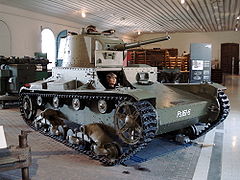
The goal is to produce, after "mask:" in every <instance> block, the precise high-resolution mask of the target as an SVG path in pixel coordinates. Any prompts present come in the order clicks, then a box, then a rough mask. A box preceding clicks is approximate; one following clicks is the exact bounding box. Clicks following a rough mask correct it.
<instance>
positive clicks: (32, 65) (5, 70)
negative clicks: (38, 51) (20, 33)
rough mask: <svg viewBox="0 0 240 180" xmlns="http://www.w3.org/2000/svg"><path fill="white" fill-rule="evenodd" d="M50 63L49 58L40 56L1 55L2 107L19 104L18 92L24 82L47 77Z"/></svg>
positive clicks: (0, 98)
mask: <svg viewBox="0 0 240 180" xmlns="http://www.w3.org/2000/svg"><path fill="white" fill-rule="evenodd" d="M48 63H49V61H48V59H46V58H40V57H35V58H32V57H28V56H24V57H22V58H19V57H15V56H11V57H5V56H0V66H1V68H0V94H1V96H0V106H1V108H5V107H6V106H7V104H8V105H9V104H11V105H12V104H16V105H17V104H18V93H19V90H20V88H21V87H22V86H23V85H24V84H26V83H30V82H34V81H37V80H40V79H43V78H47V77H48V72H47V64H48Z"/></svg>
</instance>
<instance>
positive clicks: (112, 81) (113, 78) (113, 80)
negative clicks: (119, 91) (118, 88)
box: [106, 72, 117, 87]
mask: <svg viewBox="0 0 240 180" xmlns="http://www.w3.org/2000/svg"><path fill="white" fill-rule="evenodd" d="M106 79H107V83H108V86H109V87H114V86H115V85H116V84H117V75H116V74H114V73H112V72H111V73H108V74H107V76H106Z"/></svg>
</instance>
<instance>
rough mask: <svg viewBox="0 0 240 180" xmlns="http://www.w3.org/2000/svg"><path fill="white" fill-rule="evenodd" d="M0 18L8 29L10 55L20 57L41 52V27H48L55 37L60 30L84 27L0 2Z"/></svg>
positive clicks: (77, 29) (76, 29)
mask: <svg viewBox="0 0 240 180" xmlns="http://www.w3.org/2000/svg"><path fill="white" fill-rule="evenodd" d="M0 20H1V21H3V22H5V23H6V24H7V26H8V28H9V30H10V35H11V49H10V55H12V56H20V57H22V56H24V55H26V56H33V54H34V52H41V28H50V29H51V30H52V31H53V33H54V35H55V38H56V37H57V35H58V33H59V32H61V31H62V30H65V29H67V30H69V31H74V32H81V29H82V27H84V26H81V25H80V24H77V23H73V22H69V21H65V20H62V19H59V18H55V17H51V16H46V15H42V14H38V13H34V12H31V11H26V10H23V9H19V8H13V7H10V6H5V5H2V4H0ZM0 33H1V32H0ZM0 43H2V42H0Z"/></svg>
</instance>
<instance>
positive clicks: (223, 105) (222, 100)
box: [191, 90, 230, 140]
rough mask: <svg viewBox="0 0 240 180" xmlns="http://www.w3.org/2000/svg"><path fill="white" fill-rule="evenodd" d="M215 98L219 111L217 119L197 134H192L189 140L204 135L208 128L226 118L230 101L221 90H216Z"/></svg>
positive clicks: (213, 126)
mask: <svg viewBox="0 0 240 180" xmlns="http://www.w3.org/2000/svg"><path fill="white" fill-rule="evenodd" d="M217 99H218V101H219V105H220V113H219V116H218V118H217V120H215V121H214V122H212V123H211V124H210V126H208V127H206V128H205V129H204V130H202V131H200V132H199V134H198V135H193V136H192V137H191V140H195V139H197V138H199V137H201V136H203V135H205V134H206V133H207V132H209V131H210V130H212V129H213V128H215V127H216V126H217V125H219V124H220V123H222V122H223V121H224V120H225V119H226V118H227V116H228V114H229V112H230V102H229V99H228V97H227V95H226V94H225V93H224V92H223V91H222V90H218V94H217Z"/></svg>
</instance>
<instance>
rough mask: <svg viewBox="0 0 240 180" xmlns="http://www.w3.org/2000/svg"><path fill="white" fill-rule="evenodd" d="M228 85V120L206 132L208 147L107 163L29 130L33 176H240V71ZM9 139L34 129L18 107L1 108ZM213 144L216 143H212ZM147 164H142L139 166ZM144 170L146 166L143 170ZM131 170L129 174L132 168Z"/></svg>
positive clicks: (36, 179) (9, 178)
mask: <svg viewBox="0 0 240 180" xmlns="http://www.w3.org/2000/svg"><path fill="white" fill-rule="evenodd" d="M225 85H226V86H227V88H228V90H227V91H226V93H227V95H228V96H229V98H230V102H231V112H230V115H229V117H228V118H227V120H226V121H225V122H224V123H223V124H221V125H219V126H218V127H217V128H215V129H213V130H212V131H211V132H209V133H208V134H207V135H206V136H205V137H201V138H199V139H198V140H197V142H204V144H205V145H207V146H205V147H202V146H201V145H193V146H189V147H186V148H182V149H179V150H176V151H172V152H169V153H167V154H165V155H162V156H160V157H156V158H154V159H152V160H149V161H146V162H143V163H141V164H138V166H128V167H125V166H122V165H117V166H114V167H104V166H102V165H101V164H100V163H99V162H97V161H94V160H91V159H90V158H88V157H87V156H86V155H82V154H79V153H77V152H76V151H74V150H72V149H70V148H68V147H66V146H64V145H62V144H60V143H58V142H55V141H54V140H52V139H50V138H48V137H45V136H43V135H41V134H39V133H36V132H33V133H31V134H30V135H29V137H28V140H29V145H30V146H31V148H32V166H31V168H30V176H31V179H32V180H76V179H79V180H84V179H88V180H99V179H104V180H108V179H109V180H112V179H117V180H118V179H119V180H120V179H131V180H134V179H136V180H137V179H138V180H141V179H149V180H155V179H163V180H190V179H195V180H200V179H201V180H203V179H208V180H213V179H214V180H215V179H216V180H218V179H222V180H235V179H236V180H237V179H240V171H239V167H240V161H239V159H240V140H239V138H240V121H239V118H240V116H239V114H240V109H239V107H240V76H227V77H226V79H225ZM1 124H2V125H4V130H5V134H6V138H7V142H8V144H9V145H10V144H17V141H18V140H17V135H18V133H19V132H20V130H21V129H24V130H30V129H29V128H28V127H27V126H26V124H25V123H24V122H23V120H22V118H21V117H20V113H19V111H18V109H6V110H0V125H1ZM212 144H215V145H214V146H212ZM139 167H141V168H139ZM140 169H141V170H140ZM126 172H127V173H126ZM18 179H21V171H20V170H12V171H7V172H1V173H0V180H18Z"/></svg>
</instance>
